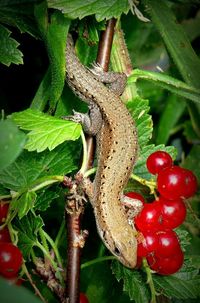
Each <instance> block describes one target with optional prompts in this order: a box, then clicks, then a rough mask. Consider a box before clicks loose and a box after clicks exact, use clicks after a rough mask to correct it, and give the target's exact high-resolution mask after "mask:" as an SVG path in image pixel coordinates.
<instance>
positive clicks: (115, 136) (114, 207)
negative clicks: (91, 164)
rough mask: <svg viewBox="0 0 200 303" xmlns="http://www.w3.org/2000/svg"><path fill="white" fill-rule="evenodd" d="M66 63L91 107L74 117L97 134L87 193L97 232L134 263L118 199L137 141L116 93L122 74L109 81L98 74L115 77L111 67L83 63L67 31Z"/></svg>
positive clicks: (131, 235) (130, 233)
mask: <svg viewBox="0 0 200 303" xmlns="http://www.w3.org/2000/svg"><path fill="white" fill-rule="evenodd" d="M66 69H67V82H68V84H69V86H70V87H71V88H72V89H73V91H74V92H75V94H76V95H78V96H79V97H80V99H81V100H83V101H85V102H87V103H88V105H89V109H90V117H89V116H88V115H85V114H81V113H75V118H74V120H75V121H77V122H80V123H82V124H83V125H84V129H85V130H86V131H87V132H88V133H90V134H93V135H96V141H97V161H98V165H97V172H96V175H95V179H94V182H93V195H92V197H91V196H90V197H89V199H90V202H91V204H92V206H93V209H94V214H95V219H96V224H97V229H98V232H99V235H100V237H101V238H102V240H103V242H104V244H105V245H106V247H107V248H108V249H109V250H110V251H111V253H112V254H113V255H115V256H116V257H117V259H118V260H119V261H120V262H121V263H122V264H123V265H125V266H127V267H129V268H134V267H135V265H136V261H137V240H136V234H137V231H136V230H135V228H134V226H130V225H129V224H128V219H127V216H126V214H125V211H124V209H123V207H122V204H121V197H122V191H123V188H124V187H125V185H126V183H127V181H128V179H129V177H130V174H131V172H132V169H133V166H134V164H135V161H136V156H137V147H138V143H137V131H136V127H135V123H134V121H133V119H132V117H131V115H130V114H129V112H128V110H127V108H126V106H125V105H124V104H123V103H122V101H121V99H120V97H119V95H120V94H121V93H122V90H123V89H124V86H125V82H126V76H125V75H123V74H119V73H117V79H118V81H119V82H120V81H121V80H120V79H122V82H123V85H121V86H120V85H119V84H118V83H119V82H115V83H114V84H113V85H110V87H107V86H106V85H105V84H103V83H102V80H103V82H104V83H111V82H113V76H111V73H109V72H108V73H103V72H102V70H101V68H100V67H99V66H96V67H94V68H93V69H92V70H89V69H87V68H86V67H85V66H84V65H82V64H81V62H80V61H79V59H78V58H77V56H76V54H75V50H74V45H73V40H72V37H71V35H68V38H67V47H66ZM112 75H113V74H112ZM102 78H103V79H102ZM115 78H116V76H115ZM124 80H125V81H124ZM116 83H117V84H116Z"/></svg>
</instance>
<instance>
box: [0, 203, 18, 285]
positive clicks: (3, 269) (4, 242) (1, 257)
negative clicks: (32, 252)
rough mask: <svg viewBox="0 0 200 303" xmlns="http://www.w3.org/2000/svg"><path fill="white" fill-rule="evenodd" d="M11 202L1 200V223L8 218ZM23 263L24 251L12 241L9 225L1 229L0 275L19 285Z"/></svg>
mask: <svg viewBox="0 0 200 303" xmlns="http://www.w3.org/2000/svg"><path fill="white" fill-rule="evenodd" d="M8 208H9V204H8V203H6V202H3V201H0V225H1V224H3V223H4V222H5V220H6V217H7V213H8ZM21 265H22V253H21V251H20V250H19V248H18V247H17V246H15V245H13V244H12V243H11V239H10V234H9V230H8V228H7V227H4V228H3V229H0V275H1V276H3V277H4V278H7V279H9V280H12V281H14V282H15V283H16V284H17V285H18V284H19V281H20V280H18V278H17V276H18V272H19V270H20V268H21Z"/></svg>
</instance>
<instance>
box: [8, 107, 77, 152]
mask: <svg viewBox="0 0 200 303" xmlns="http://www.w3.org/2000/svg"><path fill="white" fill-rule="evenodd" d="M12 119H13V120H14V121H15V122H16V123H17V125H19V127H20V128H22V129H24V130H28V131H30V132H29V133H28V135H27V136H28V142H27V143H26V145H25V148H26V149H28V150H29V151H34V150H37V152H42V151H44V150H45V149H47V148H48V149H49V150H53V149H54V148H55V147H56V146H58V145H59V144H61V143H63V142H64V141H66V140H77V139H78V138H79V137H80V133H81V126H80V125H79V124H77V123H74V122H72V121H65V120H62V119H58V118H54V117H52V116H49V115H47V114H44V113H42V112H40V111H37V110H33V109H27V110H25V111H23V112H19V113H14V114H12Z"/></svg>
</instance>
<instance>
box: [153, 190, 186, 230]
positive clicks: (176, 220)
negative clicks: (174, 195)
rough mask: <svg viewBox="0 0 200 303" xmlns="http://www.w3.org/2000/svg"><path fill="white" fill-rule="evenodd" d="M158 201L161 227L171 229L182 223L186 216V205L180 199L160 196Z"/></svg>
mask: <svg viewBox="0 0 200 303" xmlns="http://www.w3.org/2000/svg"><path fill="white" fill-rule="evenodd" d="M159 202H160V203H161V213H162V219H163V222H162V223H163V227H165V228H171V229H173V228H176V227H178V226H179V225H181V224H182V223H183V221H184V220H185V217H186V207H185V203H184V202H183V200H182V199H176V200H166V199H165V198H163V197H162V196H160V197H159Z"/></svg>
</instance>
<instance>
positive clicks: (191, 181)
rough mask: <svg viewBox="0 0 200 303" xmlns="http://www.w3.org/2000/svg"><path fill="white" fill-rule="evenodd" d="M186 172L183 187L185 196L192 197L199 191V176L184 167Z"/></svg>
mask: <svg viewBox="0 0 200 303" xmlns="http://www.w3.org/2000/svg"><path fill="white" fill-rule="evenodd" d="M182 170H183V173H184V180H185V183H184V188H183V196H184V197H185V198H190V197H192V196H194V194H195V193H196V191H197V178H196V176H195V175H194V174H193V172H192V171H191V170H188V169H184V168H182Z"/></svg>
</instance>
